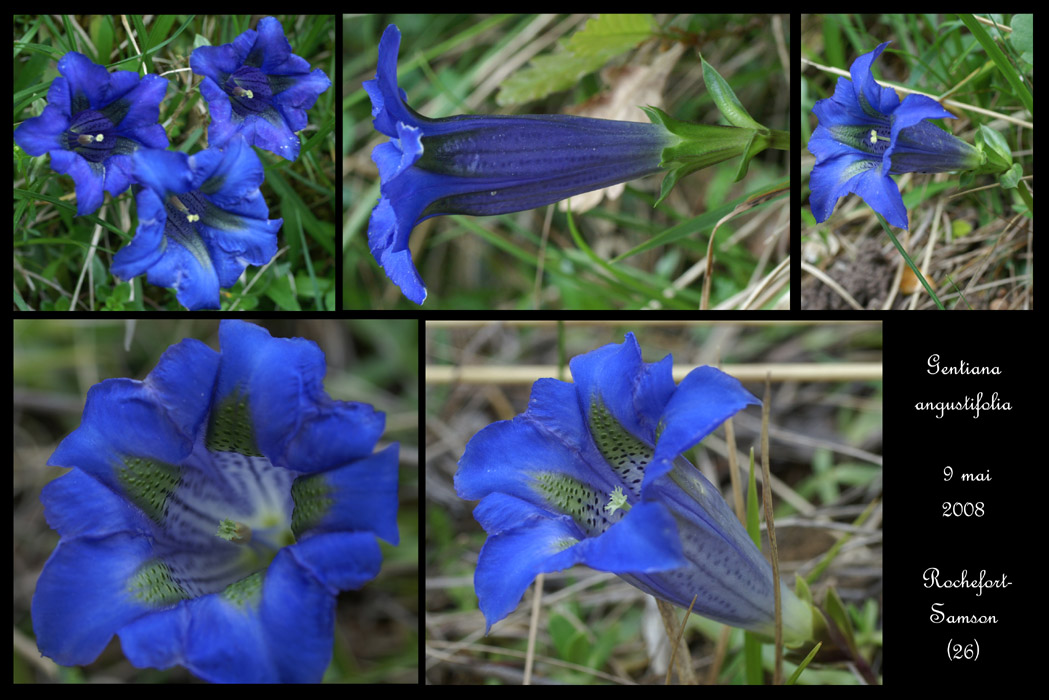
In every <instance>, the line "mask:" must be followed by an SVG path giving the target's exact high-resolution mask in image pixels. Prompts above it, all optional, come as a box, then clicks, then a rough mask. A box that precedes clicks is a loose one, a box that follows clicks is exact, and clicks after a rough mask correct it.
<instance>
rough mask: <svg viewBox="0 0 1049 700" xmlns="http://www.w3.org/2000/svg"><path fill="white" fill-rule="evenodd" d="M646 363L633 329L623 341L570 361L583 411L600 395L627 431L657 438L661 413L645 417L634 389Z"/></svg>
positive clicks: (649, 441)
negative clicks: (642, 357)
mask: <svg viewBox="0 0 1049 700" xmlns="http://www.w3.org/2000/svg"><path fill="white" fill-rule="evenodd" d="M643 364H644V363H643V362H642V360H641V347H640V346H639V345H638V344H637V339H636V338H635V337H634V334H633V333H627V334H626V340H624V342H622V343H612V344H610V345H605V346H604V347H601V348H598V349H596V350H592V351H591V352H588V353H586V354H585V355H578V356H576V357H573V358H572V359H571V360H570V361H569V363H568V365H569V367H570V368H571V370H572V381H574V382H575V386H576V391H577V395H578V407H579V410H580V411H581V412H582V415H584V416H585V415H589V413H590V406H591V401H592V400H593V398H594V397H595V396H597V397H599V398H600V400H602V401H603V402H604V404H605V406H606V407H607V409H608V411H609V412H610V413H611V414H612V416H613V417H614V418H615V419H616V420H617V421H618V422H619V424H620V425H622V426H623V428H625V429H626V430H627V432H629V433H630V434H631V435H633V436H634V437H636V438H640V439H642V440H643V441H646V442H648V443H649V444H651V443H653V442H655V423H656V419H658V415H653V416H645V417H644V421H643V417H642V416H640V415H639V414H638V412H637V410H636V409H635V406H634V391H635V387H636V382H637V380H638V376H639V375H640V373H641V368H642V366H643ZM646 405H647V406H651V404H646Z"/></svg>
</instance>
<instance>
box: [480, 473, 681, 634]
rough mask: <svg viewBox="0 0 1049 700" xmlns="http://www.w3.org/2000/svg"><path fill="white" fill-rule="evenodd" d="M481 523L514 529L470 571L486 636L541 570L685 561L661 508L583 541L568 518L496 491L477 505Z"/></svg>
mask: <svg viewBox="0 0 1049 700" xmlns="http://www.w3.org/2000/svg"><path fill="white" fill-rule="evenodd" d="M477 511H478V512H477V513H475V515H476V517H477V518H478V520H479V521H481V522H482V523H487V524H489V525H493V526H495V525H497V524H498V523H503V524H507V525H508V524H509V523H510V522H511V519H512V518H519V522H520V523H521V525H519V526H518V527H517V528H512V529H504V530H502V531H500V532H499V533H498V534H495V535H490V536H489V537H488V539H487V541H486V542H485V544H484V546H483V547H482V548H481V553H480V555H479V557H478V560H477V570H476V571H475V573H474V589H475V591H476V592H477V600H478V605H479V607H480V608H481V612H483V613H484V616H485V620H486V622H487V626H486V629H485V633H486V634H487V632H488V630H489V629H491V626H492V625H493V624H495V623H496V622H497V621H499V620H501V619H503V618H504V617H506V616H507V615H509V614H510V613H511V612H512V611H513V609H514V608H515V607H517V603H518V602H519V601H520V600H521V596H523V595H524V592H525V590H526V589H527V588H528V586H529V584H531V582H532V581H533V580H534V579H535V577H536V576H537V575H538V574H540V573H544V572H550V571H559V570H561V569H567V568H568V567H570V566H572V565H574V564H586V565H588V566H590V567H592V568H594V569H598V570H601V571H612V572H615V573H621V572H627V571H635V572H652V571H662V570H666V569H672V568H675V567H678V566H681V564H682V563H683V562H684V559H683V558H682V555H681V550H680V547H679V546H678V544H677V538H676V536H675V525H674V520H673V518H671V517H670V515H669V513H668V512H667V511H666V509H665V508H663V506H661V505H659V504H654V503H643V504H638V505H636V506H634V507H633V508H632V509H631V511H630V512H629V513H627V515H626V517H624V518H623V519H622V520H620V521H619V522H617V523H616V524H615V525H614V526H612V527H611V528H610V529H609V530H608V531H607V532H605V533H604V534H603V535H600V536H598V537H593V538H582V533H581V532H580V530H579V529H578V527H576V526H575V524H574V523H573V522H572V521H571V519H569V518H567V517H563V516H562V517H556V516H555V517H549V516H548V515H547V514H545V513H544V512H543V511H542V510H541V509H538V508H536V507H535V506H532V505H530V504H526V503H525V502H523V501H521V500H520V499H516V498H514V497H512V496H508V495H505V494H501V493H495V494H492V495H490V496H488V497H486V498H485V499H484V500H483V501H482V502H481V504H480V505H479V506H478V507H477Z"/></svg>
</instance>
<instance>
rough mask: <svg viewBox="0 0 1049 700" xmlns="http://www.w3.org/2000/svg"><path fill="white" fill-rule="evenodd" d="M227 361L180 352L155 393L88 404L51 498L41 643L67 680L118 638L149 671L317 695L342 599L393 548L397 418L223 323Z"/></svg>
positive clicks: (111, 388) (155, 377) (37, 613)
mask: <svg viewBox="0 0 1049 700" xmlns="http://www.w3.org/2000/svg"><path fill="white" fill-rule="evenodd" d="M219 338H220V342H221V345H222V351H221V353H219V352H215V351H214V350H211V349H210V348H208V347H207V346H206V345H204V344H203V343H201V342H199V341H196V340H192V339H190V340H184V341H182V342H180V343H178V344H177V345H174V346H172V347H170V348H169V349H168V350H167V351H166V352H165V353H164V355H163V357H161V358H160V362H159V363H158V364H157V366H156V368H155V369H154V370H153V371H152V372H151V373H150V375H149V376H148V377H147V378H146V379H145V380H144V381H133V380H130V379H107V380H105V381H103V382H102V383H101V384H98V385H96V386H94V387H92V389H91V390H90V391H89V392H88V397H87V405H86V406H85V408H84V416H83V420H82V422H81V424H80V427H79V428H77V429H76V430H75V431H74V432H73V433H72V434H70V435H69V436H68V437H67V438H66V439H65V440H63V441H62V443H61V444H60V445H59V446H58V449H57V450H55V453H54V454H53V455H52V456H51V459H50V460H48V464H50V465H53V466H62V467H72V468H73V469H72V471H70V472H68V473H67V474H65V475H64V476H62V477H59V478H58V479H55V480H54V481H52V482H51V483H50V484H48V485H47V486H46V487H45V488H44V490H43V493H42V494H41V501H42V502H43V504H44V514H45V515H46V517H47V521H48V523H49V524H50V525H51V527H53V528H54V529H56V530H58V532H59V534H60V535H61V541H60V542H59V544H58V547H57V548H56V549H55V551H54V552H53V553H52V554H51V557H50V558H49V559H48V561H47V564H46V565H45V566H44V570H43V572H42V573H41V575H40V579H39V580H38V582H37V586H36V592H35V594H34V596H33V629H34V630H35V631H36V637H37V644H38V645H39V647H40V651H41V652H42V653H43V654H44V655H46V656H49V657H51V658H52V659H54V660H55V661H56V662H58V663H60V664H63V665H81V664H88V663H91V662H92V661H93V660H94V659H95V658H96V657H97V656H98V655H99V653H101V651H102V650H103V649H104V648H105V646H106V644H107V643H108V642H109V640H110V639H111V638H112V636H113V634H118V635H120V639H121V642H122V645H123V648H124V653H125V654H126V655H127V657H128V659H129V660H130V661H131V663H132V664H134V665H135V666H137V667H140V668H145V667H156V668H169V667H171V666H173V665H176V664H177V665H182V666H185V667H186V668H188V669H189V670H190V671H192V672H193V673H194V674H196V675H198V676H200V677H201V678H204V679H206V680H211V681H231V682H260V683H261V682H281V681H299V682H303V681H305V682H317V681H319V680H320V679H321V676H322V674H323V673H324V670H325V669H326V668H327V666H328V663H329V661H330V659H331V649H332V637H333V628H334V608H335V596H336V593H337V592H338V591H341V590H347V589H350V588H359V587H360V586H362V585H364V584H365V583H366V582H367V581H369V580H371V579H372V578H374V577H375V575H376V574H377V573H378V571H379V566H380V564H381V553H380V550H379V546H378V544H377V542H376V539H375V538H376V537H381V538H382V539H384V540H386V541H388V542H392V543H394V544H396V542H397V539H398V535H397V521H396V510H397V445H396V444H393V445H390V446H389V447H388V448H386V449H384V450H382V451H381V452H375V453H373V449H374V447H375V444H376V441H377V440H378V439H379V437H380V435H381V434H382V432H383V426H384V416H383V414H382V413H377V412H375V411H374V410H373V409H372V407H371V406H368V405H366V404H358V403H348V402H342V401H334V400H332V399H331V398H330V397H329V396H328V395H327V393H325V392H324V389H323V386H322V381H323V377H324V372H325V363H324V353H323V352H322V351H321V350H320V348H318V347H317V346H316V345H315V344H314V343H312V342H310V341H307V340H303V339H301V338H294V339H283V338H271V337H270V335H269V333H268V332H267V331H266V330H264V329H263V328H260V327H258V326H254V325H252V324H249V323H245V322H243V321H223V322H222V324H221V326H220V329H219Z"/></svg>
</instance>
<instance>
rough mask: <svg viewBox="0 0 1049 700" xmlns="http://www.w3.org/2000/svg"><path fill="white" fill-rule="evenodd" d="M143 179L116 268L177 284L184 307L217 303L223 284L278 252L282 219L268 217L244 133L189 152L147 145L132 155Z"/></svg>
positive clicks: (258, 167) (259, 171)
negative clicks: (130, 234) (129, 236)
mask: <svg viewBox="0 0 1049 700" xmlns="http://www.w3.org/2000/svg"><path fill="white" fill-rule="evenodd" d="M132 161H133V164H134V176H135V178H136V180H137V181H138V182H139V183H141V184H142V185H143V187H141V188H140V189H139V190H138V193H137V195H136V203H137V209H138V230H137V232H136V234H135V238H134V239H133V240H132V241H131V243H129V244H128V245H127V246H125V247H124V248H122V249H121V250H119V251H117V253H116V255H114V256H113V266H112V271H113V274H114V275H116V276H117V277H119V278H121V279H124V280H127V279H130V278H132V277H135V276H137V275H141V274H145V275H146V276H147V279H148V280H149V281H150V283H151V284H156V285H159V286H161V287H174V288H175V290H176V293H177V295H178V300H179V303H181V304H182V305H183V306H185V307H186V308H187V309H190V310H191V311H192V310H197V309H218V308H220V303H219V288H220V287H231V286H233V284H234V283H236V281H237V278H238V277H240V275H241V273H242V272H244V269H245V267H246V266H247V265H265V264H266V263H267V262H269V261H270V259H271V258H272V257H273V255H274V254H275V253H276V252H277V232H278V231H279V230H280V227H281V223H282V221H283V220H282V219H270V218H268V217H269V207H267V205H266V200H265V199H263V197H262V193H261V192H259V185H261V184H262V181H263V177H264V174H263V168H262V163H261V162H260V161H259V157H258V155H256V153H255V151H253V150H252V149H251V148H250V147H249V146H248V145H247V144H246V143H245V142H244V139H243V138H241V137H239V136H238V137H236V138H234V139H232V140H231V141H229V142H228V143H227V144H226V147H225V148H224V149H222V150H219V149H218V148H209V149H207V150H204V151H200V152H199V153H196V154H194V155H192V156H187V155H186V154H185V153H181V152H178V151H160V150H155V149H143V150H141V151H139V152H137V153H136V154H135V155H134V157H133V158H132Z"/></svg>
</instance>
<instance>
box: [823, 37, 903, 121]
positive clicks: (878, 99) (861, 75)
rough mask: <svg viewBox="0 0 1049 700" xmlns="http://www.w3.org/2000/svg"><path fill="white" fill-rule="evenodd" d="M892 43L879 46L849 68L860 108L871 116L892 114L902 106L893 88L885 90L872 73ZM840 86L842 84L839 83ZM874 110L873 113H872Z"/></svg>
mask: <svg viewBox="0 0 1049 700" xmlns="http://www.w3.org/2000/svg"><path fill="white" fill-rule="evenodd" d="M890 43H891V42H888V41H886V42H885V43H883V44H879V45H878V48H876V49H874V50H873V51H871V52H870V53H865V54H863V55H862V56H860V57H859V58H857V59H856V60H855V61H853V62H852V66H851V67H850V68H849V72H850V73H851V74H852V87H853V90H854V91H855V97H856V99H857V101H858V102H859V105H860V107H861V108H862V109H863V111H864V112H865V113H866V114H867V115H869V116H878V115H888V114H892V113H893V112H894V111H895V110H896V108H897V107H898V106H899V104H900V98H899V97H897V96H896V91H895V90H893V89H892V88H885V87H882V86H880V85H878V83H877V82H876V81H875V80H874V75H873V74H872V73H871V64H873V63H874V60H875V59H877V58H878V56H880V55H881V52H882V51H884V50H885V47H886V46H888V45H889V44H890ZM838 84H839V85H840V84H841V82H840V81H839V83H838ZM871 110H873V111H871Z"/></svg>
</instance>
